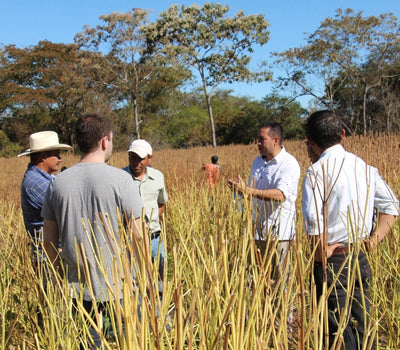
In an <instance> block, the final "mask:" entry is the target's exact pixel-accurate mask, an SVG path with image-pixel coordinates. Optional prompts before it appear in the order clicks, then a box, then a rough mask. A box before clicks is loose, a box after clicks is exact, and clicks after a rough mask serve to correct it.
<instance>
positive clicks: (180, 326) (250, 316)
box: [0, 135, 400, 350]
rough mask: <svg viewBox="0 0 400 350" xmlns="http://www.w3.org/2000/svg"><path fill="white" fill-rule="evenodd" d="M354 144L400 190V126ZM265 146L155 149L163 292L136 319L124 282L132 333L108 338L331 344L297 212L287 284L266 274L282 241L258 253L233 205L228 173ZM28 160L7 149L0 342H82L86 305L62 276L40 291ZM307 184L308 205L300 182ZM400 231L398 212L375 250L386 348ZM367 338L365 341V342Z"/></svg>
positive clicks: (10, 345)
mask: <svg viewBox="0 0 400 350" xmlns="http://www.w3.org/2000/svg"><path fill="white" fill-rule="evenodd" d="M285 147H286V149H287V150H288V151H289V152H290V153H292V154H293V155H294V156H295V157H296V158H297V159H298V161H299V163H300V166H301V169H302V174H304V172H305V170H306V168H307V167H308V165H309V161H308V159H307V156H306V149H305V145H304V141H295V142H286V143H285ZM345 147H346V148H347V149H348V150H350V151H352V152H354V153H356V154H357V155H359V156H361V157H362V158H363V159H365V160H366V161H367V162H369V163H370V164H372V165H374V166H376V167H377V168H378V169H379V171H380V173H381V175H382V176H383V177H384V178H385V179H386V180H387V182H388V183H389V184H390V186H391V187H392V188H393V190H394V192H395V193H396V195H397V196H398V197H400V181H399V178H398V169H399V168H400V164H399V163H400V156H399V150H400V137H399V136H379V135H378V136H374V137H368V138H362V137H352V138H348V139H346V140H345ZM214 154H217V155H218V156H219V163H220V165H221V179H220V184H219V185H218V187H217V189H216V193H215V197H214V202H213V208H212V209H211V208H210V196H209V193H208V187H207V182H206V179H205V175H204V173H203V171H202V170H201V165H202V163H206V162H209V161H210V158H211V156H212V155H214ZM257 155H258V151H257V148H256V146H255V145H248V146H242V145H237V146H234V145H232V146H223V147H218V148H217V149H216V150H214V149H212V148H209V147H198V148H193V149H187V150H183V149H182V150H162V151H156V152H154V156H153V161H152V165H153V166H154V167H155V168H158V169H159V170H161V171H162V172H163V173H164V175H165V179H166V186H167V191H168V195H169V199H170V200H169V202H168V205H167V210H166V215H165V222H164V226H165V232H164V233H163V234H165V237H166V241H167V254H168V271H167V272H168V278H167V282H166V286H165V293H164V297H163V300H162V301H160V300H159V299H158V298H157V297H155V295H156V293H153V292H152V291H150V292H147V293H146V292H142V296H143V295H146V296H145V297H143V301H142V303H141V304H140V305H141V306H140V308H141V314H142V322H139V321H138V319H137V317H136V316H137V314H136V312H135V310H136V309H137V307H138V306H137V303H138V293H137V290H136V291H135V290H133V288H132V287H130V288H128V287H127V289H126V291H125V294H124V295H123V300H124V302H123V307H122V308H121V306H120V305H116V306H115V313H116V315H117V316H118V315H123V316H124V318H125V321H126V322H125V325H126V327H125V329H126V331H125V333H124V334H123V335H121V334H120V336H121V337H120V338H122V339H123V340H121V341H120V342H119V343H118V340H115V339H112V340H105V345H106V348H109V349H115V348H122V349H235V350H239V349H321V348H322V347H323V344H324V336H323V334H324V329H323V327H322V320H323V318H324V317H325V310H326V309H325V308H324V305H323V304H320V305H317V304H316V302H315V290H314V289H313V288H312V281H311V275H312V262H313V253H312V252H310V249H309V246H308V244H307V243H306V240H305V237H304V235H303V231H302V226H301V213H300V211H299V215H298V225H297V227H298V235H297V238H296V241H295V242H294V244H293V247H292V254H291V269H292V272H293V273H292V277H291V278H290V280H289V282H288V285H287V287H286V289H285V288H283V284H282V281H275V283H272V281H271V280H270V278H269V277H268V276H269V275H270V273H271V256H272V254H273V252H274V248H273V247H272V248H271V250H270V254H269V255H267V256H265V257H263V258H260V256H258V255H257V254H256V250H255V248H254V245H253V242H252V239H251V230H250V228H251V210H249V206H248V205H247V203H246V202H244V210H243V212H235V211H234V206H233V196H232V193H231V192H230V191H229V189H228V188H227V186H226V178H232V177H236V176H237V174H240V175H241V176H242V177H243V178H247V177H248V174H249V171H250V167H251V163H252V161H253V159H254V158H255V157H256V156H257ZM63 159H64V160H63V165H65V166H67V167H69V166H72V165H73V164H74V163H76V162H77V161H78V160H79V158H78V157H77V156H74V155H72V154H65V155H64V156H63ZM27 162H28V158H27V157H22V158H12V159H0V167H1V169H3V171H2V176H1V178H0V349H78V348H79V342H80V340H82V339H84V338H85V337H86V334H87V326H86V323H85V315H84V312H83V311H82V309H81V307H80V306H79V305H78V306H77V311H78V312H77V314H78V315H79V317H77V315H76V313H75V314H73V313H72V312H71V308H72V307H71V298H70V293H69V292H68V288H67V286H66V284H63V282H60V285H59V286H51V285H50V286H47V288H48V289H47V291H46V293H42V292H40V290H39V289H40V288H38V286H40V285H41V284H42V281H41V277H40V276H39V277H37V275H35V274H34V273H33V268H32V266H31V263H30V260H29V252H28V249H27V239H26V233H25V232H24V227H23V221H22V214H21V210H20V199H19V195H20V194H19V186H20V183H21V180H22V177H23V174H24V171H25V169H26V166H27ZM127 162H128V157H127V153H126V152H119V153H116V154H114V155H113V157H112V158H111V160H110V164H111V165H113V166H116V167H119V168H122V167H124V166H126V165H127ZM299 191H300V192H299V199H298V208H299V209H300V198H301V184H299ZM399 232H400V227H399V221H396V224H395V227H394V229H393V231H392V232H391V233H390V234H389V235H388V237H387V238H386V240H385V241H384V242H383V243H382V244H381V246H380V247H379V249H378V250H377V251H376V252H374V253H371V254H369V258H370V262H371V267H372V270H373V279H372V281H371V287H370V289H371V298H372V301H371V302H372V311H371V313H372V317H371V319H372V322H371V324H370V325H368V330H369V332H370V334H371V336H372V338H373V339H374V340H375V341H377V342H378V344H379V347H380V348H382V349H399V348H400V295H399V291H400V237H399ZM143 254H145V253H143ZM147 259H148V258H145V261H146V262H147V263H148V264H149V265H151V264H150V263H149V262H148V260H147ZM148 271H150V273H149V275H150V276H151V277H148V276H147V277H146V276H145V275H146V274H144V273H143V275H142V274H141V272H140V271H139V276H142V277H143V279H142V280H141V281H139V288H138V290H139V291H146V290H149V289H152V288H151V286H152V285H153V284H152V283H151V279H152V278H157V276H156V270H155V269H153V268H152V267H151V266H149V267H148ZM142 272H143V271H142ZM38 290H39V292H38ZM43 294H44V295H45V297H44V300H43ZM40 295H42V296H40ZM39 298H41V300H42V302H41V303H38V300H39ZM38 305H40V307H41V310H42V313H43V314H44V315H45V324H44V330H43V331H42V330H41V329H39V328H38V326H37V324H36V316H35V310H36V308H37V306H38ZM290 305H291V306H290ZM156 308H157V309H158V312H159V315H158V316H157V315H156V312H155V310H156ZM289 309H292V310H293V314H294V321H293V322H292V323H291V324H288V323H287V322H286V321H285V322H284V321H283V320H286V319H287V313H288V310H289ZM117 319H118V317H117ZM117 324H118V322H117ZM166 325H167V326H166ZM78 335H79V336H78ZM338 341H340V336H338ZM368 346H369V344H365V349H368Z"/></svg>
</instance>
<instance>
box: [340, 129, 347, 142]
mask: <svg viewBox="0 0 400 350" xmlns="http://www.w3.org/2000/svg"><path fill="white" fill-rule="evenodd" d="M345 137H346V130H344V129H342V139H341V140H342V141H343V139H344V138H345Z"/></svg>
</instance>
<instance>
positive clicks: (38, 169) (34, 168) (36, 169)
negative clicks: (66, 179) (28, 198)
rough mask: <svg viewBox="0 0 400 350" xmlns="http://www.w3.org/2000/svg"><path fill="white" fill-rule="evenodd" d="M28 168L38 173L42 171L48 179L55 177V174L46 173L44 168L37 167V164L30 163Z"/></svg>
mask: <svg viewBox="0 0 400 350" xmlns="http://www.w3.org/2000/svg"><path fill="white" fill-rule="evenodd" d="M28 170H33V171H35V172H37V173H40V174H42V175H43V176H44V177H46V178H48V179H52V178H53V177H54V175H52V174H49V173H46V172H45V171H44V170H43V169H40V168H39V167H37V166H36V165H32V164H31V163H29V164H28Z"/></svg>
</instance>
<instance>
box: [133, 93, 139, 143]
mask: <svg viewBox="0 0 400 350" xmlns="http://www.w3.org/2000/svg"><path fill="white" fill-rule="evenodd" d="M132 101H133V116H134V118H135V129H136V138H137V139H140V128H139V114H138V108H137V99H136V95H134V96H132Z"/></svg>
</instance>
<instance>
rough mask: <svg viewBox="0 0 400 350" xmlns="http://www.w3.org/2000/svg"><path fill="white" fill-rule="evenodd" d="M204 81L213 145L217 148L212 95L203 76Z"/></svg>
mask: <svg viewBox="0 0 400 350" xmlns="http://www.w3.org/2000/svg"><path fill="white" fill-rule="evenodd" d="M202 80H203V90H204V96H205V98H206V103H207V111H208V117H209V118H210V128H211V137H212V145H213V148H217V140H216V138H215V126H214V116H213V111H212V106H211V94H209V93H208V92H207V85H206V80H205V79H204V77H203V76H202Z"/></svg>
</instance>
